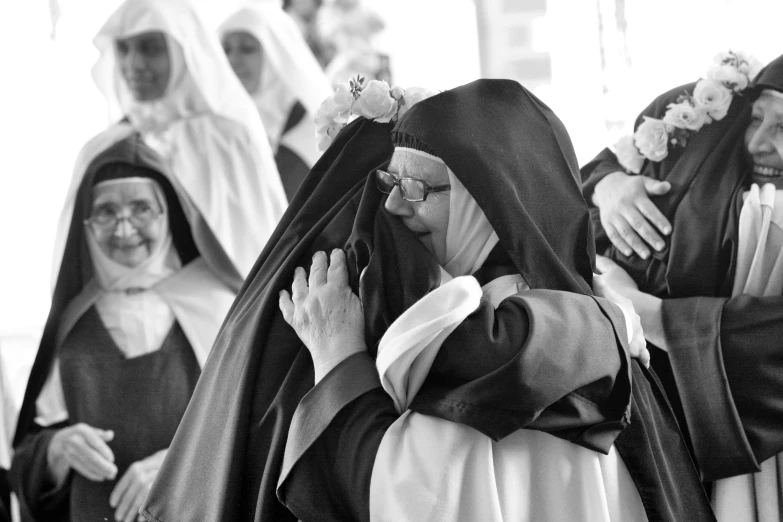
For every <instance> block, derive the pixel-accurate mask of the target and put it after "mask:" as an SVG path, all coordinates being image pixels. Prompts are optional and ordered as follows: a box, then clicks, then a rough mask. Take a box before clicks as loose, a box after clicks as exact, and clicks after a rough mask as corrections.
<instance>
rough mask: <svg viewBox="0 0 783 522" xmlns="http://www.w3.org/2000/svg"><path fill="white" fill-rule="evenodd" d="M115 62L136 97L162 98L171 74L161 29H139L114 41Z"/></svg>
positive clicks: (137, 98) (136, 98) (144, 99)
mask: <svg viewBox="0 0 783 522" xmlns="http://www.w3.org/2000/svg"><path fill="white" fill-rule="evenodd" d="M115 49H116V54H117V65H118V66H119V68H120V74H121V75H122V77H123V79H125V83H126V84H127V85H128V89H129V90H130V92H131V95H132V96H133V98H134V99H135V100H136V101H140V102H148V101H154V100H157V99H159V98H162V97H163V95H164V94H166V87H167V86H168V84H169V79H170V77H171V55H170V53H169V48H168V45H166V37H165V36H164V34H163V33H162V32H160V31H152V32H148V33H141V34H137V35H134V36H129V37H128V38H119V39H117V40H116V42H115Z"/></svg>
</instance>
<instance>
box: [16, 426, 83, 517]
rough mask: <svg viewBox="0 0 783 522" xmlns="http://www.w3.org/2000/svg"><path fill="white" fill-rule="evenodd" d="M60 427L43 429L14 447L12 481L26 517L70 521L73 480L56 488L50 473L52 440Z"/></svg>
mask: <svg viewBox="0 0 783 522" xmlns="http://www.w3.org/2000/svg"><path fill="white" fill-rule="evenodd" d="M55 432H57V429H42V430H40V431H38V432H36V433H32V434H30V435H27V436H26V437H25V438H24V439H23V440H22V442H21V444H19V445H18V446H17V447H16V448H15V450H14V458H13V461H12V462H11V470H10V472H9V480H10V482H11V488H12V489H13V491H14V493H16V496H17V498H18V499H19V506H20V510H21V514H22V519H23V520H28V521H36V522H44V521H46V522H58V521H63V522H68V521H69V520H70V514H69V509H70V506H69V493H70V484H71V479H70V477H68V478H67V479H66V480H65V482H64V483H63V485H62V486H61V487H59V488H56V487H55V485H54V483H53V482H52V480H51V478H50V477H49V472H48V463H47V458H46V452H47V448H48V447H49V442H50V441H51V440H52V437H53V436H54V434H55Z"/></svg>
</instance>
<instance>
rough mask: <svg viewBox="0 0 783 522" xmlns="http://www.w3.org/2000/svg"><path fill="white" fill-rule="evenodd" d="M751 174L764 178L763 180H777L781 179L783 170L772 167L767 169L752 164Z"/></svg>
mask: <svg viewBox="0 0 783 522" xmlns="http://www.w3.org/2000/svg"><path fill="white" fill-rule="evenodd" d="M753 174H757V175H759V176H764V177H765V178H779V177H783V169H776V168H774V167H767V166H764V165H758V164H756V163H754V164H753Z"/></svg>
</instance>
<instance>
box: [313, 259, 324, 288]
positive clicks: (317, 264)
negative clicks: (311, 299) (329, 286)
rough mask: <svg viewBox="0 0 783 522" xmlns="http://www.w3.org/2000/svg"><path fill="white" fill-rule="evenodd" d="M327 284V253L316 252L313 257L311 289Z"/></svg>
mask: <svg viewBox="0 0 783 522" xmlns="http://www.w3.org/2000/svg"><path fill="white" fill-rule="evenodd" d="M325 284H326V252H322V251H321V252H316V253H315V254H314V255H313V265H312V266H311V267H310V288H318V287H319V286H323V285H325Z"/></svg>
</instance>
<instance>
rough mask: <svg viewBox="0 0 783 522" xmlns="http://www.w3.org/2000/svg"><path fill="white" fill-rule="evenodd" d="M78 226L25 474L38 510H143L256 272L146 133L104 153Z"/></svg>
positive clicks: (51, 516) (24, 438)
mask: <svg viewBox="0 0 783 522" xmlns="http://www.w3.org/2000/svg"><path fill="white" fill-rule="evenodd" d="M66 228H67V230H68V234H67V236H66V238H65V247H64V251H63V255H62V261H61V263H60V265H59V267H58V270H57V279H56V284H55V288H54V295H53V298H52V304H51V309H50V312H49V317H48V319H47V322H46V326H45V328H44V332H43V336H42V338H41V343H40V346H39V349H38V354H37V356H36V359H35V363H34V365H33V369H32V372H31V375H30V379H29V382H28V385H27V390H26V392H25V396H24V402H23V405H22V410H21V414H20V417H19V422H18V425H17V430H16V436H15V440H14V444H15V454H14V457H13V463H12V467H11V474H10V475H11V483H12V485H13V488H14V491H15V492H16V494H17V496H18V498H19V503H20V506H21V512H22V515H23V518H24V520H31V521H41V522H43V521H61V520H62V521H68V520H124V521H128V522H130V521H133V520H136V518H137V516H138V510H139V507H140V506H141V502H142V501H143V500H144V498H145V496H146V494H147V492H148V491H149V488H150V486H151V484H152V481H153V479H154V478H155V476H156V474H157V472H158V469H159V468H160V465H161V462H162V461H163V458H164V457H165V455H166V452H167V448H168V446H169V443H170V442H171V439H172V437H173V436H174V432H175V431H176V429H177V426H178V424H179V421H180V418H181V417H182V414H183V413H184V411H185V408H186V406H187V404H188V401H189V400H190V396H191V394H192V393H193V389H194V387H195V385H196V381H197V380H198V378H199V375H200V373H201V367H202V366H203V364H204V361H205V360H206V358H207V354H208V353H209V350H210V348H211V347H212V343H213V342H214V340H215V336H216V334H217V331H218V328H219V326H220V324H221V322H222V320H223V318H224V316H225V314H226V313H227V311H228V309H229V307H230V305H231V303H232V301H233V299H234V296H235V294H236V292H237V290H238V289H239V286H240V285H241V282H242V278H241V277H240V275H239V273H238V272H237V270H236V268H235V266H234V264H233V263H232V261H231V260H230V258H229V257H228V256H227V254H226V252H225V250H224V249H223V247H222V246H221V244H220V242H219V241H218V240H217V239H216V237H215V235H214V234H213V233H212V232H211V231H210V228H209V226H208V224H207V223H206V221H205V219H204V217H203V215H202V214H201V213H200V211H199V209H198V207H197V205H196V204H195V203H194V201H193V199H192V198H191V197H190V195H189V194H188V192H187V191H186V190H185V189H184V187H183V186H182V184H181V183H180V182H179V180H178V179H177V177H176V176H173V175H171V174H169V173H168V171H167V168H166V166H165V164H164V161H163V160H162V159H161V158H160V157H159V156H158V155H157V154H156V153H155V152H154V151H153V150H151V148H150V147H148V146H147V145H145V143H144V140H143V139H142V138H141V137H140V136H139V135H138V134H133V135H131V136H128V137H126V138H124V139H122V140H120V141H117V142H115V143H114V144H112V145H111V146H109V148H107V149H106V150H104V151H103V152H102V153H100V154H99V155H98V156H96V157H95V158H94V159H93V160H92V161H91V162H90V164H89V166H88V168H87V169H86V171H85V172H83V173H82V176H81V179H80V180H79V183H78V188H77V191H76V194H75V198H74V200H73V205H72V206H71V207H70V212H69V213H68V219H67V223H66Z"/></svg>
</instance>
